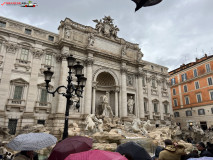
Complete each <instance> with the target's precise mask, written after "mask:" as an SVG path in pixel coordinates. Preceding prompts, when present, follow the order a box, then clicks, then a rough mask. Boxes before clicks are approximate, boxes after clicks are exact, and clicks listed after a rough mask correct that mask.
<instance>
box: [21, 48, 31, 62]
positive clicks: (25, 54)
mask: <svg viewBox="0 0 213 160" xmlns="http://www.w3.org/2000/svg"><path fill="white" fill-rule="evenodd" d="M28 55H29V49H24V48H22V50H21V56H20V60H23V61H27V60H28Z"/></svg>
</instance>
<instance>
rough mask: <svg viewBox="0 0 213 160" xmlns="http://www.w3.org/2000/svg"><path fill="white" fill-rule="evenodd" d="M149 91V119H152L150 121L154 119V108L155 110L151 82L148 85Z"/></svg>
mask: <svg viewBox="0 0 213 160" xmlns="http://www.w3.org/2000/svg"><path fill="white" fill-rule="evenodd" d="M147 90H148V105H149V107H148V108H149V117H150V119H153V111H154V108H153V104H152V99H151V97H152V95H151V82H150V81H149V82H148V83H147Z"/></svg>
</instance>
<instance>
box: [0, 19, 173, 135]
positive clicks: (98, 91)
mask: <svg viewBox="0 0 213 160" xmlns="http://www.w3.org/2000/svg"><path fill="white" fill-rule="evenodd" d="M112 21H113V20H112V19H111V17H109V16H108V17H104V18H103V19H102V20H100V21H99V20H94V22H96V23H97V24H96V27H95V28H92V27H90V26H84V25H82V24H79V23H76V22H74V21H72V20H70V19H69V18H66V19H65V20H64V21H61V22H60V25H59V27H58V30H59V34H55V33H52V32H49V31H45V30H42V29H40V28H36V27H33V26H30V25H27V24H23V23H20V22H17V21H14V20H10V19H7V18H4V17H0V126H4V127H8V128H9V129H10V133H11V134H14V133H15V132H16V130H19V129H20V128H21V127H23V126H24V125H26V124H37V123H39V124H46V125H48V126H50V127H53V129H54V134H58V128H59V127H61V126H63V121H64V112H65V106H66V98H64V97H63V96H61V95H56V96H55V97H52V96H51V95H50V94H47V93H46V91H45V83H44V75H43V71H44V70H46V69H47V67H51V70H52V71H54V75H53V79H52V81H51V83H50V86H51V89H52V90H54V88H56V87H58V86H59V85H66V84H67V82H66V77H67V75H68V74H67V72H68V68H67V61H66V57H67V56H68V55H70V54H72V55H73V56H74V57H75V58H76V59H77V60H78V61H80V62H81V63H82V64H83V65H84V75H85V76H86V77H87V83H86V87H85V91H84V95H83V98H82V99H81V100H80V104H81V107H80V109H79V110H76V109H75V106H72V107H71V108H70V121H69V122H70V123H71V122H72V121H75V120H76V121H77V120H82V119H83V118H84V115H85V114H90V113H97V110H98V108H99V107H100V105H101V102H100V97H101V96H102V95H105V94H106V92H109V103H110V106H111V108H112V111H113V113H114V115H115V116H118V117H121V118H122V120H124V121H125V120H126V119H128V117H131V116H133V115H135V116H137V117H139V118H141V119H150V120H152V122H153V123H155V124H156V125H160V124H170V118H171V115H173V112H172V107H171V101H170V99H171V96H170V89H169V87H168V84H169V83H168V68H166V67H164V66H161V65H157V64H153V63H150V62H147V61H143V60H142V57H143V54H142V52H141V50H140V48H139V46H138V44H133V43H130V42H128V41H126V40H124V39H122V38H119V37H117V32H118V31H119V29H118V28H117V26H115V25H114V24H113V22H112ZM74 81H75V79H74ZM130 97H133V100H134V108H133V114H130V113H129V110H128V108H127V101H128V100H129V99H130Z"/></svg>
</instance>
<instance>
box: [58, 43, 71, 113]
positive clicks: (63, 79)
mask: <svg viewBox="0 0 213 160" xmlns="http://www.w3.org/2000/svg"><path fill="white" fill-rule="evenodd" d="M67 55H69V47H67V46H64V47H63V48H62V50H61V56H60V57H58V59H59V60H61V70H60V79H59V85H58V86H67V76H68V67H67V60H66V57H67ZM58 86H56V87H58ZM56 87H55V88H56ZM60 92H66V91H65V89H63V88H62V89H61V90H60ZM65 110H66V98H65V97H64V96H62V95H58V108H57V113H59V114H64V113H65Z"/></svg>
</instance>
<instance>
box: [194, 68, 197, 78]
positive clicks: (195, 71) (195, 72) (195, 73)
mask: <svg viewBox="0 0 213 160" xmlns="http://www.w3.org/2000/svg"><path fill="white" fill-rule="evenodd" d="M194 77H197V69H194Z"/></svg>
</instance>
